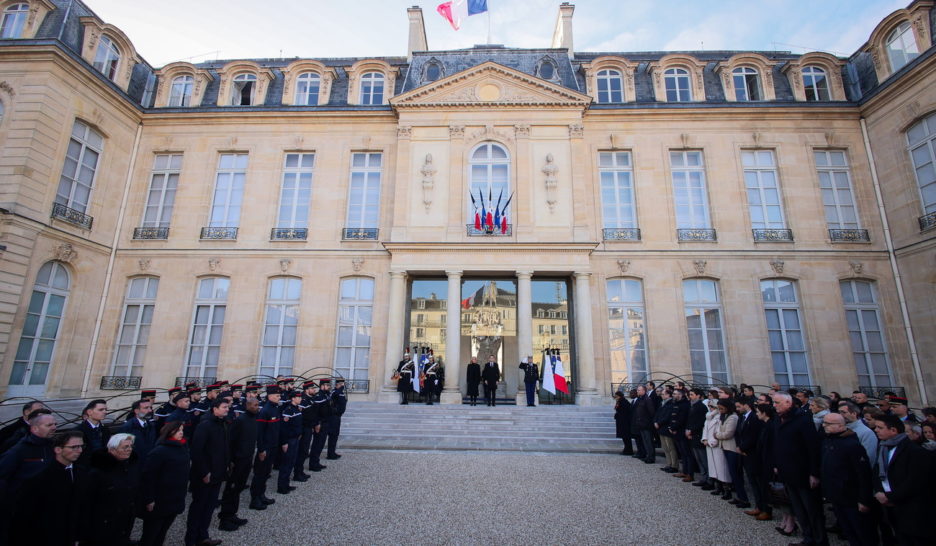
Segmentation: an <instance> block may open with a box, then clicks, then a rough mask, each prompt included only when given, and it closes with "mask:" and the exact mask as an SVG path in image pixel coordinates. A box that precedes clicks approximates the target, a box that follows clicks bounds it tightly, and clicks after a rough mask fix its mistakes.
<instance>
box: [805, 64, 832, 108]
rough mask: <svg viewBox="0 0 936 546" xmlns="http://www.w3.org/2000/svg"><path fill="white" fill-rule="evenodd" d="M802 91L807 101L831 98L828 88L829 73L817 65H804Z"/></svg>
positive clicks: (824, 100) (820, 100) (823, 100)
mask: <svg viewBox="0 0 936 546" xmlns="http://www.w3.org/2000/svg"><path fill="white" fill-rule="evenodd" d="M802 74H803V91H804V93H805V94H806V101H807V102H826V101H830V100H832V93H831V90H830V89H829V75H828V74H826V71H825V70H824V69H822V68H819V67H818V66H804V67H803V70H802Z"/></svg>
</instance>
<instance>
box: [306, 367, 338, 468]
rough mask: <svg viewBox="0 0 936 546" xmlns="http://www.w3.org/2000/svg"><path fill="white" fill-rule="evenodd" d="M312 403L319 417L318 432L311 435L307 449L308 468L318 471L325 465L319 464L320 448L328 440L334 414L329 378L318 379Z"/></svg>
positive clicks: (322, 447) (323, 446)
mask: <svg viewBox="0 0 936 546" xmlns="http://www.w3.org/2000/svg"><path fill="white" fill-rule="evenodd" d="M312 403H313V404H314V405H315V406H316V408H317V410H318V411H317V414H318V418H319V432H316V433H315V435H314V436H313V437H312V449H311V450H310V451H309V470H311V471H312V472H319V471H320V470H324V469H325V468H326V467H325V466H324V465H323V464H321V462H320V459H321V457H322V449H324V448H325V442H326V441H327V440H328V431H329V429H330V428H331V426H332V417H333V416H334V407H333V406H332V400H331V379H328V378H326V379H322V380H320V381H319V392H318V394H317V395H315V398H313V399H312Z"/></svg>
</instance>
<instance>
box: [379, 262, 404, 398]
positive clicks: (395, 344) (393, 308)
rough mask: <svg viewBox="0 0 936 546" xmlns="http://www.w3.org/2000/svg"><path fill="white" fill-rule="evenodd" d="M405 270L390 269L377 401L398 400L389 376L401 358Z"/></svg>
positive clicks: (394, 385)
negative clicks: (382, 356)
mask: <svg viewBox="0 0 936 546" xmlns="http://www.w3.org/2000/svg"><path fill="white" fill-rule="evenodd" d="M405 300H406V271H401V270H392V271H390V297H389V301H388V304H387V307H388V309H389V311H388V313H387V347H386V351H385V352H384V354H385V355H386V356H385V357H384V374H383V378H382V382H383V387H382V388H381V389H380V395H379V396H378V398H377V399H378V401H379V402H399V397H400V395H399V394H397V392H396V383H395V382H393V381H390V376H391V375H392V374H393V371H394V370H396V367H397V365H399V363H400V359H401V358H403V325H404V324H405V322H406V321H405V315H406V301H405Z"/></svg>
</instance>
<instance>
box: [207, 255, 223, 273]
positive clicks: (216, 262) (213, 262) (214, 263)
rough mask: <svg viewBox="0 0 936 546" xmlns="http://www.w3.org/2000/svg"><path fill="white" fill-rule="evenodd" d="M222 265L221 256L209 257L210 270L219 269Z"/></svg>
mask: <svg viewBox="0 0 936 546" xmlns="http://www.w3.org/2000/svg"><path fill="white" fill-rule="evenodd" d="M220 266H221V258H208V270H209V271H217V269H218V267H220Z"/></svg>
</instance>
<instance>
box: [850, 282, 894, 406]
mask: <svg viewBox="0 0 936 546" xmlns="http://www.w3.org/2000/svg"><path fill="white" fill-rule="evenodd" d="M839 287H840V288H841V291H842V301H843V302H844V304H845V321H846V322H847V323H848V336H849V338H850V339H851V349H852V356H853V357H854V359H855V370H856V371H857V372H858V385H859V386H862V387H889V386H892V385H893V384H894V378H893V376H892V375H891V369H890V361H889V359H888V357H887V345H886V343H885V342H884V324H883V323H882V322H881V313H880V308H879V307H878V296H877V289H876V287H875V286H874V283H872V282H869V281H861V280H848V281H842V282H840V283H839Z"/></svg>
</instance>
